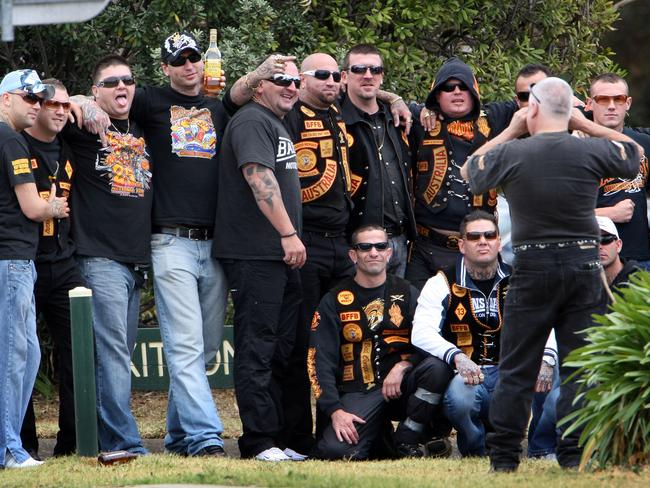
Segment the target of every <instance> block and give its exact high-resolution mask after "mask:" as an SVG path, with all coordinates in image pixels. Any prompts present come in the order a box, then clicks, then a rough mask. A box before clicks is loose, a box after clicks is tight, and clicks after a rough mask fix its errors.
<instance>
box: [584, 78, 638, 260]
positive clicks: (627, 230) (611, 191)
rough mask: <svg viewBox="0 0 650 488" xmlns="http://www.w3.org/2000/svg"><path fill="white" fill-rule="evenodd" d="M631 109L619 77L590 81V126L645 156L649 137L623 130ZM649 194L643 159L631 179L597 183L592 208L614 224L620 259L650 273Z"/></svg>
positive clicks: (630, 100)
mask: <svg viewBox="0 0 650 488" xmlns="http://www.w3.org/2000/svg"><path fill="white" fill-rule="evenodd" d="M631 106H632V97H631V96H629V91H628V86H627V83H626V82H625V80H624V79H623V78H621V77H620V76H618V75H616V74H614V73H604V74H602V75H599V76H597V77H596V78H594V79H593V80H592V81H591V86H590V87H589V98H588V99H587V104H586V107H585V108H586V110H588V111H591V113H592V115H593V120H594V122H595V123H597V124H598V125H602V126H603V127H608V128H610V129H613V130H615V131H618V132H621V133H623V134H625V135H627V136H629V137H630V138H632V139H633V140H634V141H635V142H636V143H637V144H640V145H641V146H643V148H644V149H645V151H646V153H648V152H650V136H649V135H647V134H643V133H641V132H637V131H635V130H632V129H630V128H629V127H626V126H625V117H626V115H627V112H628V111H629V110H630V107H631ZM649 190H650V182H649V180H648V161H647V159H646V160H644V161H643V162H642V163H641V167H640V168H639V173H638V174H637V175H636V176H635V177H634V178H631V179H624V178H604V179H603V180H602V181H601V182H600V190H599V192H598V203H597V204H596V207H597V208H596V215H600V216H604V217H609V218H610V219H612V221H613V222H614V223H615V224H616V228H617V229H618V232H619V234H620V235H621V240H622V242H623V248H622V250H621V256H622V257H623V258H625V259H633V260H636V261H638V264H639V265H640V266H642V267H644V268H646V269H650V236H649V235H648V216H647V203H646V198H647V196H648V191H649Z"/></svg>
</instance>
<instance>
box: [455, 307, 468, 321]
mask: <svg viewBox="0 0 650 488" xmlns="http://www.w3.org/2000/svg"><path fill="white" fill-rule="evenodd" d="M454 313H455V314H456V317H458V320H463V317H464V316H465V314H466V313H467V309H466V308H465V307H463V304H462V303H459V304H458V306H457V307H456V310H454Z"/></svg>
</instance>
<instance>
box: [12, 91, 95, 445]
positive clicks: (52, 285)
mask: <svg viewBox="0 0 650 488" xmlns="http://www.w3.org/2000/svg"><path fill="white" fill-rule="evenodd" d="M43 83H46V84H49V85H52V86H53V87H54V96H53V97H52V98H50V99H49V100H43V101H42V102H41V105H42V107H41V110H39V112H38V116H37V117H36V121H35V122H34V125H32V126H31V127H27V128H26V129H25V130H24V131H23V136H24V137H25V139H26V140H27V144H28V147H29V152H30V162H31V168H32V173H33V175H34V180H35V182H36V188H37V190H38V192H39V194H40V195H42V196H49V193H50V191H51V186H52V183H55V184H56V190H57V195H58V196H59V197H63V198H68V197H69V195H70V190H71V181H72V176H73V173H74V164H73V157H72V151H71V149H70V147H69V146H68V145H67V144H66V143H65V142H64V141H63V138H62V137H61V135H60V132H61V131H62V130H63V128H64V127H65V125H66V123H67V121H68V114H69V112H70V98H69V96H68V92H67V90H66V88H65V86H64V85H63V84H62V83H61V82H60V81H59V80H55V79H47V80H43ZM74 251H75V245H74V243H73V241H72V239H71V237H70V219H55V218H51V219H47V220H45V221H43V222H41V223H40V224H39V240H38V251H37V253H36V274H37V279H36V284H35V285H34V298H35V301H36V315H37V316H39V315H40V314H41V313H42V314H43V316H44V318H45V323H46V325H47V328H48V330H49V332H50V336H51V337H52V339H53V340H54V344H55V352H56V359H57V360H56V365H57V376H58V380H59V432H58V434H57V439H56V444H55V445H54V456H64V455H70V454H74V452H75V446H76V436H75V420H74V419H75V414H74V395H73V378H72V350H71V336H70V299H69V297H68V291H69V290H71V289H73V288H75V287H77V286H83V285H84V281H83V278H82V277H81V274H80V272H79V267H78V266H77V263H76V261H75V260H74V257H73V254H74ZM20 435H21V438H22V441H23V447H25V449H27V451H28V452H30V453H31V454H32V457H35V458H36V457H37V456H38V438H37V436H36V420H35V418H34V408H33V405H32V403H31V402H30V404H29V407H28V409H27V413H26V414H25V420H24V421H23V427H22V430H21V433H20Z"/></svg>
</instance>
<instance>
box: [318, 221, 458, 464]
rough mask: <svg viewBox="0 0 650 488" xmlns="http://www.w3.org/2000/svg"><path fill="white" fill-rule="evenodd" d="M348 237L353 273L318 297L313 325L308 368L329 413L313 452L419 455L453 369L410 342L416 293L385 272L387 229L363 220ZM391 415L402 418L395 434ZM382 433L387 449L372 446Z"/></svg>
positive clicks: (327, 456)
mask: <svg viewBox="0 0 650 488" xmlns="http://www.w3.org/2000/svg"><path fill="white" fill-rule="evenodd" d="M351 242H352V245H351V249H350V250H349V256H350V259H351V260H352V262H353V263H354V264H355V265H356V273H355V275H354V277H353V278H348V279H346V280H344V281H343V282H341V283H339V284H338V285H336V286H335V287H334V288H332V289H331V290H330V291H329V292H328V293H327V294H326V295H325V296H324V297H323V299H322V300H321V302H320V305H319V306H318V309H317V311H316V313H315V314H314V317H313V320H312V323H311V337H310V347H309V353H308V360H307V368H308V371H309V377H310V380H311V385H312V390H313V392H314V396H315V397H316V399H317V408H318V410H319V412H321V413H322V414H324V415H325V416H326V418H327V419H328V425H327V426H326V427H325V428H324V430H323V432H322V435H321V436H320V438H319V439H317V444H316V447H315V449H314V456H315V457H318V458H322V459H347V460H350V459H352V460H362V459H368V458H369V457H371V456H374V457H422V456H423V452H422V450H421V449H420V446H419V443H420V441H421V440H422V436H423V434H424V433H425V432H426V427H427V426H428V424H429V423H430V422H431V421H432V420H433V419H434V418H435V416H436V413H437V411H438V410H439V406H440V399H441V398H442V394H443V393H444V391H445V388H446V387H447V384H448V383H449V380H450V379H451V376H452V371H451V369H450V368H449V367H448V366H447V365H446V364H445V363H443V362H442V361H440V360H439V359H437V358H426V359H424V357H423V356H422V355H421V354H419V353H418V352H417V350H416V349H415V348H414V347H413V345H412V344H411V340H410V335H411V334H410V332H411V325H412V320H413V313H414V311H415V305H416V301H417V297H418V291H417V289H416V288H414V287H413V286H411V285H410V284H409V283H408V282H407V281H405V280H404V279H402V278H399V277H397V276H394V275H389V274H388V273H387V268H388V263H389V261H390V259H391V258H392V253H393V250H392V247H391V246H390V244H389V241H388V235H387V233H386V231H385V230H384V229H383V228H382V227H381V226H379V225H372V224H371V225H365V226H362V227H360V228H358V229H356V230H355V231H354V233H353V234H352V238H351ZM391 420H400V425H399V427H398V429H397V432H396V433H395V434H394V436H393V428H392V425H391V424H390V421H391ZM387 432H388V433H389V434H390V435H389V436H388V438H385V437H384V434H386V433H387ZM380 439H382V440H383V439H385V440H387V441H388V443H387V444H388V445H387V447H389V449H388V452H380V451H379V450H378V449H377V448H378V444H381V443H380V442H378V441H379V440H380Z"/></svg>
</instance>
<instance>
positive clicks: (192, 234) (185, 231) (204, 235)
mask: <svg viewBox="0 0 650 488" xmlns="http://www.w3.org/2000/svg"><path fill="white" fill-rule="evenodd" d="M152 230H153V233H154V234H169V235H172V236H176V237H184V238H186V239H190V240H192V241H207V240H209V239H212V236H213V235H214V228H213V227H158V226H155V225H154V226H153V229H152Z"/></svg>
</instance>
